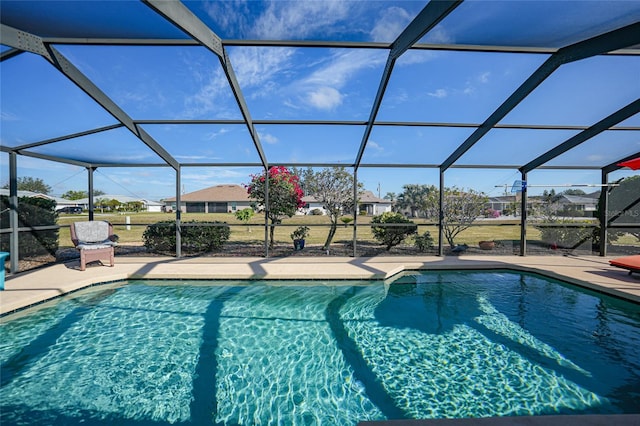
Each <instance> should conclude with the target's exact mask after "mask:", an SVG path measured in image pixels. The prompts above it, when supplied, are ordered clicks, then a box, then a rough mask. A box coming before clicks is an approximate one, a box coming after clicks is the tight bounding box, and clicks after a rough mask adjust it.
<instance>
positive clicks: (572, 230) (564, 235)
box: [536, 220, 595, 248]
mask: <svg viewBox="0 0 640 426" xmlns="http://www.w3.org/2000/svg"><path fill="white" fill-rule="evenodd" d="M536 228H538V229H539V230H540V239H541V240H542V241H543V242H545V243H547V244H550V245H557V246H558V247H560V248H574V247H577V246H579V245H580V244H581V243H584V242H586V241H592V238H593V235H594V229H595V228H594V226H593V225H590V224H577V223H576V222H571V221H563V220H559V221H554V222H550V223H547V224H540V225H537V226H536Z"/></svg>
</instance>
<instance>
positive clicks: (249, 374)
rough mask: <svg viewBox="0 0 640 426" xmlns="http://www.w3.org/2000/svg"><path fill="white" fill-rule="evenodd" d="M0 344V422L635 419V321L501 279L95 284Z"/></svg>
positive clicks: (584, 296) (600, 300)
mask: <svg viewBox="0 0 640 426" xmlns="http://www.w3.org/2000/svg"><path fill="white" fill-rule="evenodd" d="M1 342H2V343H1V346H0V360H1V361H2V371H1V373H2V374H1V376H0V380H1V382H2V383H1V384H2V387H1V389H0V403H1V405H2V410H1V414H0V423H1V424H2V425H19V424H64V425H80V424H82V425H103V424H104V425H107V424H110V425H111V424H118V425H168V424H178V425H204V424H221V425H237V424H243V425H269V424H273V425H276V424H281V425H355V424H357V422H358V421H361V420H375V419H385V418H439V417H480V416H498V415H499V416H508V415H545V414H560V413H562V414H581V413H634V412H635V413H637V412H639V411H640V357H639V356H638V353H640V307H639V306H638V305H635V304H631V303H627V302H624V301H621V300H617V299H613V298H609V297H605V296H601V295H597V294H594V293H588V292H584V291H581V290H578V289H576V288H573V287H570V286H567V285H563V284H561V283H558V282H554V281H550V280H548V279H543V278H541V277H539V276H535V275H529V274H519V273H513V272H506V271H496V272H424V273H407V274H404V275H402V276H399V277H397V278H396V279H395V280H393V282H386V283H383V282H375V281H374V282H360V281H358V282H353V281H336V282H330V281H329V282H323V281H313V282H302V281H300V282H288V281H276V282H259V281H253V282H235V281H234V282H231V281H215V282H202V281H195V282H189V281H184V282H178V281H146V282H145V281H136V282H130V283H128V284H127V285H124V284H113V285H104V286H98V287H94V288H92V289H90V290H87V291H85V292H83V293H78V294H75V295H73V296H72V297H67V298H64V299H60V300H58V301H56V302H55V303H54V304H50V305H46V306H40V307H38V308H37V309H33V310H31V311H30V312H22V313H20V314H19V315H13V316H9V317H5V318H3V319H2V327H1Z"/></svg>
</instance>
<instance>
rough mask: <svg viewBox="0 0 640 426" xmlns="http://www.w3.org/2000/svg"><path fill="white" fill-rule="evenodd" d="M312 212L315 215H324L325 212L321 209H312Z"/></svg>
mask: <svg viewBox="0 0 640 426" xmlns="http://www.w3.org/2000/svg"><path fill="white" fill-rule="evenodd" d="M311 214H312V215H313V216H322V215H323V214H324V212H323V211H322V210H321V209H313V210H311Z"/></svg>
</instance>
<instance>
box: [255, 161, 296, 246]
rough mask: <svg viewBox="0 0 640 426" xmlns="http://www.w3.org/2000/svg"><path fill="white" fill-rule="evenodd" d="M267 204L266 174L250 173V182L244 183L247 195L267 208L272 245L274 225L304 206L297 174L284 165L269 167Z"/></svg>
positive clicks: (270, 244)
mask: <svg viewBox="0 0 640 426" xmlns="http://www.w3.org/2000/svg"><path fill="white" fill-rule="evenodd" d="M268 176H269V194H268V195H269V205H268V206H266V197H265V195H266V187H267V185H266V176H265V173H261V174H259V175H251V182H250V183H249V184H248V185H245V187H246V188H247V192H248V193H249V197H250V198H251V199H253V200H255V201H256V203H257V204H258V205H260V206H263V207H265V206H266V210H267V218H268V219H269V220H270V221H271V225H270V227H269V246H270V247H273V245H274V237H273V234H274V231H275V227H276V225H278V224H279V223H281V222H282V219H284V218H285V217H291V216H293V215H294V214H295V213H296V210H297V209H298V208H300V207H303V206H304V202H303V201H302V197H303V195H304V194H303V193H302V189H301V188H300V183H299V180H298V176H296V175H294V174H293V173H291V172H290V171H289V170H288V169H287V168H286V167H284V166H273V167H271V168H270V169H269V173H268Z"/></svg>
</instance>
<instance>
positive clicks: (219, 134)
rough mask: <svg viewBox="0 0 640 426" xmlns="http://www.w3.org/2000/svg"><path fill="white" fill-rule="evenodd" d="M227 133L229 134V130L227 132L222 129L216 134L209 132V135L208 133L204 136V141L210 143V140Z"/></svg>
mask: <svg viewBox="0 0 640 426" xmlns="http://www.w3.org/2000/svg"><path fill="white" fill-rule="evenodd" d="M229 132H230V130H229V129H226V128H222V129H220V130H218V131H217V132H210V133H208V134H207V135H206V137H205V139H206V140H209V141H211V140H214V139H215V138H217V137H218V136H222V135H224V134H225V133H229Z"/></svg>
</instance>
